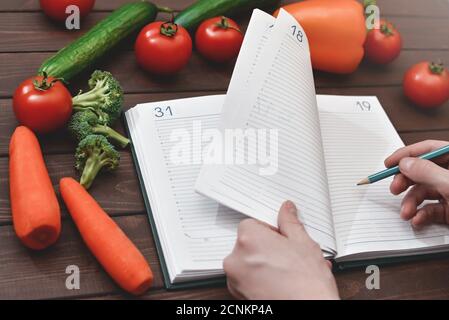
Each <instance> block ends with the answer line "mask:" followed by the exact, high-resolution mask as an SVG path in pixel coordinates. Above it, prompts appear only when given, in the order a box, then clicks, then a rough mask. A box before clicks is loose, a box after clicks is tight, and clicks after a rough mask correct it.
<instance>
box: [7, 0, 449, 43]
mask: <svg viewBox="0 0 449 320" xmlns="http://www.w3.org/2000/svg"><path fill="white" fill-rule="evenodd" d="M448 7H449V6H448ZM448 10H449V8H448ZM107 15H108V13H107V12H96V13H92V14H90V15H89V16H88V17H87V18H86V19H85V20H83V21H82V23H81V30H70V31H68V30H66V29H65V27H64V25H56V24H55V23H53V22H51V21H50V20H48V19H47V18H46V17H45V16H44V15H43V14H41V13H40V12H22V13H20V14H19V13H15V12H4V13H1V12H0V52H41V51H44V52H45V51H57V50H59V49H60V48H62V47H64V46H66V45H67V44H69V43H70V42H72V41H73V40H75V39H77V38H78V37H80V36H81V35H82V34H84V33H85V32H87V31H88V30H89V29H90V28H91V27H92V26H93V25H95V24H96V23H97V22H98V21H100V20H101V19H103V18H104V17H106V16H107ZM167 19H168V16H167V14H161V15H159V16H158V18H157V20H167ZM248 20H249V18H248V16H242V17H240V18H239V19H237V22H238V23H239V25H240V26H241V27H242V29H243V30H246V27H247V25H248ZM446 20H447V19H445V18H437V19H436V18H433V17H393V18H391V21H392V22H393V23H394V25H395V26H396V27H397V28H398V30H399V31H400V32H401V34H402V35H403V46H404V49H405V50H423V49H427V50H428V49H435V50H447V49H449V43H448V41H441V39H449V29H448V28H446ZM30 25H33V26H34V27H33V28H31V29H30ZM429 29H432V30H433V32H431V33H429ZM134 39H135V35H134V36H133V37H131V38H130V39H129V40H127V41H126V43H125V44H124V49H125V50H132V49H133V46H132V44H133V41H134Z"/></svg>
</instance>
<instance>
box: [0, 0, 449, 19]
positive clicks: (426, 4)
mask: <svg viewBox="0 0 449 320" xmlns="http://www.w3.org/2000/svg"><path fill="white" fill-rule="evenodd" d="M297 1H298V0H287V1H282V3H284V4H287V3H292V2H297ZM127 2H130V0H97V1H96V4H95V8H94V10H96V11H110V10H114V9H116V8H117V7H118V6H120V5H122V4H124V3H127ZM154 2H155V3H157V4H158V5H160V6H168V7H171V8H173V9H176V10H182V9H184V8H186V7H187V6H188V5H190V4H191V3H193V2H194V0H157V1H154ZM377 3H378V5H379V7H380V8H381V13H382V15H386V16H430V17H449V11H448V6H449V5H448V3H447V1H446V0H426V1H421V0H393V1H392V0H377ZM38 10H39V4H38V1H37V0H2V1H0V11H14V12H21V11H22V12H23V11H38Z"/></svg>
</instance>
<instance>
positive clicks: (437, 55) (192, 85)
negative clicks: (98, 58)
mask: <svg viewBox="0 0 449 320" xmlns="http://www.w3.org/2000/svg"><path fill="white" fill-rule="evenodd" d="M51 54H52V53H44V52H38V53H35V52H33V53H0V70H2V73H1V75H0V82H1V83H2V85H1V86H0V97H1V98H9V97H11V96H12V95H13V92H14V90H15V88H16V87H17V86H18V85H19V84H20V83H21V82H22V81H23V80H24V79H26V78H28V77H30V76H32V75H33V74H35V73H36V72H37V69H38V68H39V66H40V64H41V62H42V61H44V59H46V58H48V57H49V56H50V55H51ZM422 60H433V61H438V60H442V61H449V50H448V51H446V50H444V51H434V50H429V51H427V50H419V51H404V52H403V53H402V54H401V57H400V58H399V60H397V61H395V62H393V63H392V64H391V65H388V66H384V67H379V66H373V65H371V64H369V63H367V62H363V63H362V65H361V66H360V68H359V69H358V70H357V71H356V72H355V73H353V74H351V75H345V76H336V75H332V74H329V73H324V72H315V83H316V87H317V88H345V87H367V86H377V87H385V86H399V85H401V84H402V78H403V74H404V72H405V71H406V70H407V69H408V68H409V67H410V66H411V65H413V64H415V63H417V62H419V61H422ZM118 61H120V63H118ZM96 68H97V69H101V70H107V71H110V72H112V73H113V74H114V76H115V77H116V78H117V79H118V80H119V81H120V83H121V84H122V85H123V88H124V90H125V91H126V92H127V93H156V92H179V91H211V90H214V91H224V90H227V87H228V84H229V80H230V77H231V75H232V70H233V67H232V64H227V65H215V64H211V63H208V62H207V61H205V60H204V59H202V58H201V57H199V56H198V55H197V54H194V55H193V56H192V59H191V60H190V61H189V64H188V65H187V66H186V68H184V69H183V70H182V71H181V72H180V73H179V74H177V75H176V76H174V77H172V78H170V79H168V78H161V77H155V76H153V75H150V74H148V73H146V72H144V71H142V70H141V69H140V68H139V66H138V65H137V63H136V61H135V57H134V53H133V52H131V51H118V52H115V53H113V54H111V55H110V56H109V57H108V58H107V59H105V61H103V62H101V63H99V64H97V66H96ZM91 72H92V70H87V71H86V72H84V73H83V74H82V75H81V76H79V77H78V78H77V79H73V80H72V81H71V82H70V88H71V89H72V91H73V93H76V92H77V91H78V90H79V89H80V88H84V87H85V86H86V83H87V80H88V78H89V75H90V73H91Z"/></svg>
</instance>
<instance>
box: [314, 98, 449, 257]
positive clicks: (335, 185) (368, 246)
mask: <svg viewBox="0 0 449 320" xmlns="http://www.w3.org/2000/svg"><path fill="white" fill-rule="evenodd" d="M317 100H318V108H319V112H320V122H321V131H322V137H323V144H324V153H325V159H326V168H327V177H328V181H329V189H330V196H331V204H332V213H333V218H334V225H335V234H336V238H337V249H338V256H339V257H342V256H348V255H351V254H357V253H361V252H374V251H391V250H407V249H417V248H423V247H430V246H437V245H443V244H446V243H448V238H447V236H448V235H449V231H448V228H447V227H443V226H430V227H427V228H425V229H423V230H422V231H415V230H414V229H413V228H412V227H411V225H410V223H409V222H406V221H403V220H402V219H401V218H400V217H399V211H400V205H401V199H402V197H401V196H393V195H391V193H390V192H389V184H390V182H391V180H392V178H390V179H386V180H383V181H380V182H377V183H375V184H372V185H368V186H356V183H357V182H358V181H360V180H361V179H362V178H364V177H366V176H367V175H369V174H372V173H375V172H377V171H380V170H383V169H385V167H384V164H383V160H384V159H385V158H386V157H387V156H389V155H390V154H391V153H392V152H393V151H395V150H396V149H398V148H400V147H402V146H403V143H402V141H401V139H400V138H399V136H398V134H397V132H396V130H395V129H394V127H393V125H392V124H391V122H390V120H389V119H388V117H387V115H386V114H385V112H384V110H383V108H382V106H381V105H380V103H379V101H378V100H377V98H375V97H344V96H318V97H317Z"/></svg>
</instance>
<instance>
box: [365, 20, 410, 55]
mask: <svg viewBox="0 0 449 320" xmlns="http://www.w3.org/2000/svg"><path fill="white" fill-rule="evenodd" d="M401 49H402V38H401V35H400V33H399V31H397V30H396V29H395V28H394V26H393V25H392V24H391V23H389V22H387V21H384V20H382V21H381V22H380V26H379V27H378V28H375V29H373V30H371V31H370V32H368V35H367V38H366V42H365V55H366V57H367V58H368V59H369V60H370V61H372V62H374V63H377V64H388V63H390V62H392V61H393V60H394V59H396V58H397V57H398V56H399V54H400V53H401Z"/></svg>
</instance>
